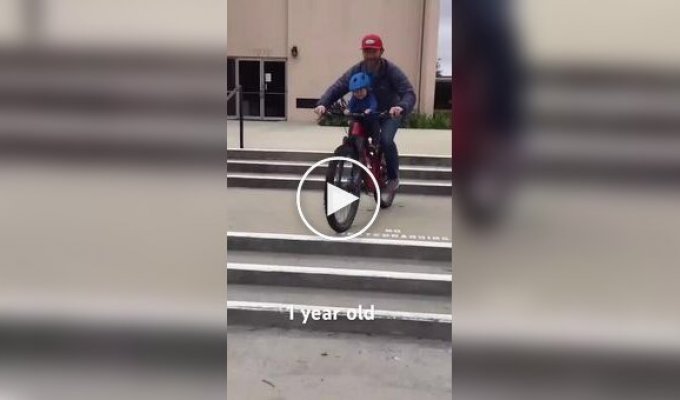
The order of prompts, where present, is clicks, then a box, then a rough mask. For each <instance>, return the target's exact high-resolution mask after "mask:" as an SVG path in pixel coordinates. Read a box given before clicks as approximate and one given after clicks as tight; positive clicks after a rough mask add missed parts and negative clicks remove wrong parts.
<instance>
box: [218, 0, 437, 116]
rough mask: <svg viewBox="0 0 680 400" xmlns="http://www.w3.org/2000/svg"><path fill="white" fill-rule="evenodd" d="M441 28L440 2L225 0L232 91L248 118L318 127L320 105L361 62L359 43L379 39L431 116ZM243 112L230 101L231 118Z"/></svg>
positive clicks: (385, 54) (229, 83)
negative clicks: (239, 90)
mask: <svg viewBox="0 0 680 400" xmlns="http://www.w3.org/2000/svg"><path fill="white" fill-rule="evenodd" d="M438 26H439V0H370V1H364V0H345V1H341V2H338V1H332V0H228V2H227V69H228V71H227V73H228V90H233V89H234V88H235V87H236V86H238V85H240V86H241V87H242V91H243V103H242V106H243V110H242V111H243V114H244V116H246V117H248V118H253V119H287V120H293V121H311V120H314V118H315V117H314V115H313V113H312V111H311V108H313V106H314V104H315V103H316V100H317V99H318V98H319V97H320V96H321V94H322V93H323V92H324V90H325V89H326V88H327V87H328V86H329V85H330V84H331V83H333V82H334V81H335V80H336V79H337V78H338V77H339V76H340V75H341V74H342V73H343V72H345V71H346V70H347V68H349V67H350V66H351V65H352V64H354V63H356V62H358V61H360V60H361V51H360V49H359V47H360V43H361V37H362V36H363V35H365V34H367V33H377V34H379V35H381V37H382V38H383V42H384V46H385V53H384V55H383V56H384V57H385V58H387V59H389V60H391V61H393V62H395V63H396V64H397V65H398V66H399V67H400V68H401V69H402V70H403V71H404V73H405V74H406V75H407V77H408V78H409V80H410V81H411V83H412V84H413V87H414V89H415V91H416V95H417V97H418V102H417V103H416V108H417V109H418V110H419V111H420V112H426V113H432V111H433V109H434V92H435V79H436V66H437V40H438ZM239 111H240V110H239V104H238V102H237V101H236V100H235V99H233V100H230V102H229V104H228V115H229V116H236V115H238V112H239Z"/></svg>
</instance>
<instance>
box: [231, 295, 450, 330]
mask: <svg viewBox="0 0 680 400" xmlns="http://www.w3.org/2000/svg"><path fill="white" fill-rule="evenodd" d="M364 306H366V305H364ZM291 308H292V309H293V311H294V312H296V313H299V312H300V310H301V309H305V310H311V311H314V310H319V311H321V312H323V311H326V310H328V311H332V312H337V313H338V314H339V315H345V313H346V312H347V309H351V308H352V307H326V306H314V305H305V304H287V303H266V302H259V301H237V300H228V301H227V311H229V310H241V311H261V312H267V311H268V312H276V313H290V309H291ZM228 319H229V317H227V320H228ZM375 319H376V320H378V319H383V320H402V321H414V322H436V323H444V324H450V323H452V321H453V318H452V316H451V314H434V313H419V312H408V311H387V310H375Z"/></svg>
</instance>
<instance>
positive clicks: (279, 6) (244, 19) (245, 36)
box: [227, 0, 294, 57]
mask: <svg viewBox="0 0 680 400" xmlns="http://www.w3.org/2000/svg"><path fill="white" fill-rule="evenodd" d="M289 1H294V0H228V3H227V8H229V13H228V14H227V15H228V17H227V54H228V55H229V56H235V57H286V56H287V54H288V50H287V49H288V45H287V29H288V28H287V25H288V22H287V19H288V18H287V13H288V2H289Z"/></svg>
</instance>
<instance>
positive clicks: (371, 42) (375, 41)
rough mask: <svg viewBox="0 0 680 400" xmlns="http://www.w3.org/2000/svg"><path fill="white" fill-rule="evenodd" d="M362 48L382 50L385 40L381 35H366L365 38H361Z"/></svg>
mask: <svg viewBox="0 0 680 400" xmlns="http://www.w3.org/2000/svg"><path fill="white" fill-rule="evenodd" d="M361 49H362V50H363V49H378V50H381V49H383V42H382V39H380V36H378V35H376V34H374V33H371V34H368V35H366V36H364V38H363V39H361Z"/></svg>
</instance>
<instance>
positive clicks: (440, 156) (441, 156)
mask: <svg viewBox="0 0 680 400" xmlns="http://www.w3.org/2000/svg"><path fill="white" fill-rule="evenodd" d="M227 151H233V152H237V153H255V152H258V151H260V152H267V153H287V154H294V153H302V154H328V155H331V153H332V152H330V151H324V150H290V149H258V148H248V149H240V148H238V147H231V148H227ZM399 157H413V158H416V157H417V158H431V159H443V160H444V159H450V158H451V155H449V154H400V155H399Z"/></svg>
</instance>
